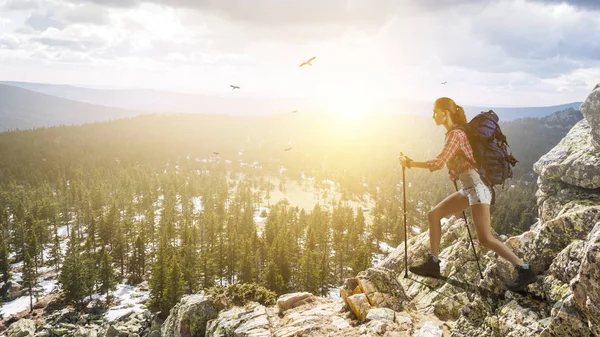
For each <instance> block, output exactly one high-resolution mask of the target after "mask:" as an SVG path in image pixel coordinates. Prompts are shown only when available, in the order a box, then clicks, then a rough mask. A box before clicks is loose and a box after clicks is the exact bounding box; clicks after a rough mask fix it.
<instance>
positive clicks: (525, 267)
mask: <svg viewBox="0 0 600 337" xmlns="http://www.w3.org/2000/svg"><path fill="white" fill-rule="evenodd" d="M519 268H521V269H529V265H528V264H522V265H520V266H519Z"/></svg>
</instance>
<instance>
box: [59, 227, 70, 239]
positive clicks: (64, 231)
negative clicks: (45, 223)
mask: <svg viewBox="0 0 600 337" xmlns="http://www.w3.org/2000/svg"><path fill="white" fill-rule="evenodd" d="M67 228H68V226H67V225H64V226H60V227H58V236H59V237H61V238H65V237H67V236H69V230H68V229H67Z"/></svg>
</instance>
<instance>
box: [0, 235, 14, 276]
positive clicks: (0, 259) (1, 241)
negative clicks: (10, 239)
mask: <svg viewBox="0 0 600 337" xmlns="http://www.w3.org/2000/svg"><path fill="white" fill-rule="evenodd" d="M5 235H6V234H5V232H4V228H3V227H2V226H0V274H1V275H2V278H1V280H2V281H3V282H4V283H6V282H8V280H10V276H11V270H10V260H9V252H8V244H7V242H6V238H5Z"/></svg>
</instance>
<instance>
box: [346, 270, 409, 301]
mask: <svg viewBox="0 0 600 337" xmlns="http://www.w3.org/2000/svg"><path fill="white" fill-rule="evenodd" d="M356 278H357V279H358V285H359V287H360V289H361V290H362V292H363V293H364V294H365V295H366V296H367V299H368V300H369V303H370V304H371V306H374V307H382V308H390V309H392V310H395V311H402V309H403V307H404V305H405V304H406V302H407V301H408V299H407V297H406V294H405V293H404V288H403V287H402V284H400V282H398V281H397V279H396V274H395V273H394V271H392V270H389V269H384V268H369V269H367V270H365V271H362V272H360V273H358V275H357V276H356Z"/></svg>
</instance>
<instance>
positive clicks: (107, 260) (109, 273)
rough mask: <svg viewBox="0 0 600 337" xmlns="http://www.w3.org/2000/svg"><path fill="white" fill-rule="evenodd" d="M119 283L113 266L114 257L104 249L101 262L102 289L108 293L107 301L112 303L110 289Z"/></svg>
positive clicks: (104, 292)
mask: <svg viewBox="0 0 600 337" xmlns="http://www.w3.org/2000/svg"><path fill="white" fill-rule="evenodd" d="M116 284H117V277H116V275H115V270H114V269H113V266H112V258H111V256H110V254H108V252H107V251H106V250H105V249H103V250H102V258H101V262H100V291H101V292H102V293H103V294H106V303H110V291H111V290H113V289H114V287H115V285H116Z"/></svg>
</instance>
